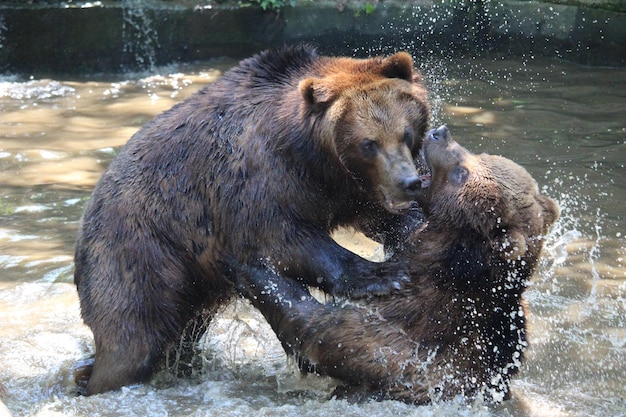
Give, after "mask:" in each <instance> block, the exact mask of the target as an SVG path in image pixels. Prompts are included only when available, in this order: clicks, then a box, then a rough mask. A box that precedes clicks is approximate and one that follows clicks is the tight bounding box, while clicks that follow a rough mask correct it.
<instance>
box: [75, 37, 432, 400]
mask: <svg viewBox="0 0 626 417" xmlns="http://www.w3.org/2000/svg"><path fill="white" fill-rule="evenodd" d="M428 116H429V107H428V104H427V101H426V95H425V90H424V88H423V86H422V85H421V83H420V81H419V76H418V74H416V73H414V71H413V68H412V59H411V57H410V56H409V55H408V54H406V53H398V54H395V55H392V56H390V57H387V58H372V59H363V60H357V59H351V58H331V57H321V56H318V55H317V53H316V52H315V50H313V49H312V48H310V47H307V46H297V47H288V48H283V49H280V50H272V51H266V52H263V53H261V54H259V55H257V56H254V57H252V58H250V59H247V60H244V61H242V62H241V63H240V64H239V65H238V66H236V67H235V68H233V69H231V70H230V71H228V72H227V73H225V74H224V75H223V76H222V77H221V78H220V79H219V80H218V81H217V82H215V83H214V84H211V85H210V86H207V87H206V88H204V89H202V90H201V91H199V92H198V93H196V94H195V95H193V96H192V97H190V98H188V99H187V100H185V101H183V102H182V103H180V104H178V105H176V106H175V107H173V108H172V109H170V110H169V111H166V112H165V113H163V114H161V115H159V116H157V117H156V118H155V119H153V120H152V121H150V122H149V123H148V124H146V125H145V126H144V127H143V128H142V129H141V130H139V131H138V132H137V133H136V134H135V135H134V136H133V137H132V138H131V139H130V141H129V142H128V143H127V144H126V145H125V146H124V147H123V148H122V149H121V151H120V153H119V154H118V155H117V157H116V158H115V160H114V161H113V162H112V163H111V165H110V166H109V167H108V169H107V170H106V172H105V173H104V174H103V176H102V178H101V180H100V181H99V183H98V184H97V185H96V188H95V190H94V192H93V195H92V198H91V200H90V202H89V203H88V205H87V208H86V211H85V213H84V215H83V218H82V222H81V226H80V231H79V234H78V240H77V244H76V255H75V265H76V269H75V275H74V280H75V283H76V285H77V288H78V294H79V297H80V304H81V312H82V316H83V319H84V321H85V323H86V324H87V325H88V326H89V327H90V328H91V330H92V331H93V334H94V339H95V347H96V352H95V362H94V364H93V369H91V368H90V367H87V368H86V369H84V370H83V371H82V372H81V374H80V375H78V376H77V377H78V379H79V382H80V383H81V384H82V385H83V386H84V392H85V393H86V394H95V393H99V392H103V391H107V390H111V389H116V388H119V387H120V386H122V385H126V384H131V383H135V382H139V381H143V380H146V379H147V378H149V377H150V375H151V374H152V372H153V370H154V368H155V365H156V364H157V362H158V360H159V359H160V358H162V357H163V355H164V352H165V351H166V349H167V348H168V346H170V345H171V344H172V343H174V342H176V341H178V340H179V339H180V337H181V334H182V333H183V329H184V328H185V326H186V325H187V324H188V323H189V322H190V321H191V320H196V321H197V323H198V324H199V325H201V326H206V325H207V324H208V322H209V319H210V317H211V314H212V313H213V312H214V310H215V309H216V308H217V307H218V306H220V305H222V304H223V303H225V302H226V301H227V300H228V299H230V298H231V297H232V296H234V295H235V294H236V292H235V290H234V287H233V285H232V283H230V282H229V281H228V280H227V279H226V278H225V277H224V275H223V274H222V272H221V270H220V263H221V262H222V261H223V260H225V259H226V260H229V261H234V262H238V263H242V264H250V265H254V266H257V267H258V268H259V269H260V270H263V271H266V272H267V271H279V272H278V274H279V275H280V277H281V279H285V280H297V281H299V282H302V283H306V284H308V285H314V286H317V287H319V288H321V289H323V290H324V291H327V292H329V293H331V294H335V295H342V296H348V297H362V296H365V295H367V294H370V293H387V292H389V291H390V290H392V289H394V288H397V287H398V283H399V282H400V280H402V279H403V277H406V274H407V270H406V267H405V266H404V265H403V264H402V262H395V263H388V264H377V263H373V262H369V261H367V260H365V259H362V258H360V257H358V256H356V255H354V254H352V253H351V252H349V251H347V250H345V249H344V248H342V247H340V246H339V245H337V244H336V243H335V242H334V241H333V240H332V239H331V237H330V233H331V232H332V231H333V230H334V229H335V228H337V227H339V226H353V227H355V228H356V229H357V230H362V231H363V232H365V233H366V234H368V235H369V236H371V237H373V238H375V239H377V240H378V241H380V242H383V243H384V244H385V246H386V247H388V248H391V247H394V246H396V245H397V244H398V242H400V241H402V240H404V239H405V237H406V235H407V234H408V233H409V232H410V231H411V230H412V229H413V228H415V227H416V225H417V224H419V223H420V221H421V217H420V213H419V212H417V211H415V210H411V211H410V213H408V214H405V213H406V212H407V210H409V209H410V208H411V207H410V205H411V201H412V200H413V199H414V197H415V195H416V193H417V192H418V190H419V187H420V186H421V183H420V181H419V177H418V175H417V172H416V169H415V165H414V158H415V157H416V156H417V155H418V153H419V151H420V149H421V144H422V138H423V136H424V134H425V132H426V127H427V120H428Z"/></svg>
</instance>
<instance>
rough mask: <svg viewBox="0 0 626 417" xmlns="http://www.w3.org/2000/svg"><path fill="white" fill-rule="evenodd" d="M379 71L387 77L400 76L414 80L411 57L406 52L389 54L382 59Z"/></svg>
mask: <svg viewBox="0 0 626 417" xmlns="http://www.w3.org/2000/svg"><path fill="white" fill-rule="evenodd" d="M381 73H382V74H383V75H384V76H385V77H387V78H401V79H403V80H407V81H411V82H413V81H415V80H414V74H413V58H412V57H411V55H409V54H408V53H406V52H398V53H397V54H394V55H391V56H389V57H387V58H385V59H384V60H383V62H382V68H381Z"/></svg>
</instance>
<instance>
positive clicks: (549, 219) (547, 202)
mask: <svg viewBox="0 0 626 417" xmlns="http://www.w3.org/2000/svg"><path fill="white" fill-rule="evenodd" d="M537 202H538V203H539V205H540V206H541V208H542V216H543V225H544V227H545V228H546V229H547V228H548V227H550V226H552V225H553V224H554V222H556V221H557V219H558V218H559V214H560V213H561V210H560V209H559V206H558V205H557V204H556V202H555V201H554V200H553V199H551V198H549V197H545V196H542V195H538V196H537Z"/></svg>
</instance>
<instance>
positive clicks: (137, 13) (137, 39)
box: [122, 0, 160, 70]
mask: <svg viewBox="0 0 626 417" xmlns="http://www.w3.org/2000/svg"><path fill="white" fill-rule="evenodd" d="M122 9H123V23H122V38H123V40H124V53H125V54H128V55H129V56H131V57H133V58H134V61H135V62H134V64H135V65H136V66H137V67H139V68H142V69H148V70H152V69H154V68H155V66H156V59H157V55H156V53H157V49H158V48H159V47H160V45H159V39H158V35H157V31H156V29H155V26H154V22H153V20H152V18H151V17H150V15H149V13H148V9H147V8H145V7H144V4H143V1H142V0H123V1H122Z"/></svg>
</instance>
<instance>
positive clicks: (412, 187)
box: [402, 175, 422, 194]
mask: <svg viewBox="0 0 626 417" xmlns="http://www.w3.org/2000/svg"><path fill="white" fill-rule="evenodd" d="M421 188H422V180H421V178H420V177H419V175H411V176H410V177H406V178H405V179H403V180H402V190H403V191H404V192H406V193H407V194H415V193H416V192H417V191H419V190H420V189H421Z"/></svg>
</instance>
